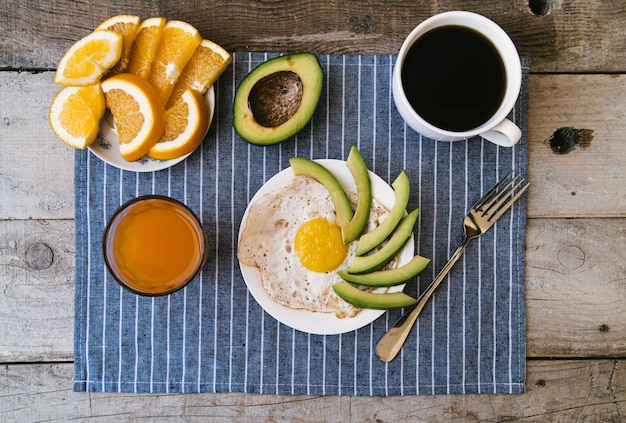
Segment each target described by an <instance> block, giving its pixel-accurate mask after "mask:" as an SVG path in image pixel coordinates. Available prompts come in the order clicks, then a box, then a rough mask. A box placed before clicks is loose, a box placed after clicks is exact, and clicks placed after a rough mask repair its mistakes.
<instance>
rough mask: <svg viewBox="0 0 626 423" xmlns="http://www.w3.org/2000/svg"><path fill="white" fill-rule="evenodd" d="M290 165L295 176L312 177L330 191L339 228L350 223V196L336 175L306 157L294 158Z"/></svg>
mask: <svg viewBox="0 0 626 423" xmlns="http://www.w3.org/2000/svg"><path fill="white" fill-rule="evenodd" d="M289 164H290V165H291V170H292V171H293V174H294V175H296V176H299V175H307V176H310V177H312V178H314V179H315V180H317V181H318V182H319V183H321V184H322V185H324V187H325V188H326V189H327V190H328V192H329V193H330V198H331V199H332V200H333V204H334V206H335V211H336V212H337V220H336V223H337V226H339V227H340V228H341V227H343V226H344V225H346V224H348V222H350V220H351V219H352V216H353V213H352V205H351V204H350V200H349V199H348V195H347V194H346V192H345V191H344V189H343V187H342V186H341V183H340V182H339V181H338V180H337V178H336V177H335V175H333V174H332V173H331V172H330V171H329V170H328V169H326V168H325V167H324V166H322V165H321V164H319V163H317V162H315V161H313V160H310V159H307V158H304V157H293V158H291V159H289Z"/></svg>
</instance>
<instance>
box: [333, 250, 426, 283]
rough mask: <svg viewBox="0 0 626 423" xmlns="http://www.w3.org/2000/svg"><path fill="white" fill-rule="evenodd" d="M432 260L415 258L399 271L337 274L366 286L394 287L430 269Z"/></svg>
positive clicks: (340, 272) (420, 257) (343, 271)
mask: <svg viewBox="0 0 626 423" xmlns="http://www.w3.org/2000/svg"><path fill="white" fill-rule="evenodd" d="M429 264H430V259H428V258H426V257H422V256H415V257H413V258H412V259H411V261H410V262H408V263H407V264H405V265H404V266H400V267H398V268H397V269H391V270H379V271H377V272H372V273H367V274H365V275H354V274H352V273H348V272H346V271H345V270H341V271H339V272H337V274H338V275H339V276H340V277H341V278H342V279H343V280H345V281H348V282H352V283H356V284H358V285H366V286H375V287H379V286H394V285H400V284H401V283H403V282H406V281H408V280H409V279H411V278H413V277H415V276H417V275H419V274H420V273H422V272H423V271H424V269H426V267H428V265H429Z"/></svg>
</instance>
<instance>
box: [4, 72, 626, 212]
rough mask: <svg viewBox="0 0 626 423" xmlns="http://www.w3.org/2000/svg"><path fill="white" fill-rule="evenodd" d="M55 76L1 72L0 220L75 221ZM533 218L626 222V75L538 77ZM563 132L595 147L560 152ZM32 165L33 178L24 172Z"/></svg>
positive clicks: (533, 105) (532, 119)
mask: <svg viewBox="0 0 626 423" xmlns="http://www.w3.org/2000/svg"><path fill="white" fill-rule="evenodd" d="M52 79H53V73H52V72H41V73H35V74H32V73H29V72H0V139H3V140H11V141H12V142H0V198H5V199H6V200H5V201H0V218H4V219H29V218H37V219H72V218H73V217H74V210H73V205H74V198H73V196H74V188H73V160H74V156H73V150H72V149H71V148H69V147H67V146H66V145H65V144H63V143H62V142H61V141H59V140H58V138H57V137H56V136H55V135H54V133H53V132H52V130H51V129H50V126H49V125H48V121H47V115H48V108H49V105H50V101H51V100H52V97H53V96H54V94H55V93H56V92H57V91H58V89H59V87H58V86H56V85H55V84H54V83H53V82H52ZM529 85H530V106H529V109H530V110H529V134H528V137H529V179H530V182H531V188H530V189H529V193H528V215H529V216H530V217H577V216H586V217H594V216H597V217H626V149H625V148H624V145H625V142H626V141H625V140H624V137H623V134H624V133H626V100H625V99H626V76H624V75H558V76H557V75H535V74H533V75H531V76H530V83H529ZM562 126H573V127H576V128H589V129H592V130H593V131H594V135H595V139H594V140H593V142H592V144H591V146H590V147H588V148H586V149H582V148H578V149H576V150H574V151H573V152H571V153H569V154H566V155H562V154H554V153H553V152H552V150H551V149H550V146H549V143H548V140H549V139H550V137H551V135H552V134H553V132H554V131H555V130H556V129H557V128H559V127H562ZM25 166H27V169H28V172H25V171H24V170H25V169H24V167H25Z"/></svg>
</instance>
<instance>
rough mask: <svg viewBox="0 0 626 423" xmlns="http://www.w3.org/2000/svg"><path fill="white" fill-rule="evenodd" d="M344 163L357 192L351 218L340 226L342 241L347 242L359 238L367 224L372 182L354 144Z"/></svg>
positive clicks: (370, 205)
mask: <svg viewBox="0 0 626 423" xmlns="http://www.w3.org/2000/svg"><path fill="white" fill-rule="evenodd" d="M346 165H347V166H348V169H350V173H352V177H353V178H354V182H355V183H356V188H357V194H358V199H357V205H356V210H355V212H354V216H352V220H350V222H348V223H347V224H346V225H344V226H342V227H341V236H342V238H343V243H344V244H349V243H351V242H352V241H354V240H355V239H357V238H359V236H360V235H361V233H363V230H364V229H365V226H367V220H368V219H369V216H370V209H371V207H372V184H371V181H370V174H369V171H368V170H367V166H366V165H365V161H363V156H361V153H360V152H359V150H358V148H356V147H355V146H352V148H351V149H350V154H349V155H348V160H347V161H346Z"/></svg>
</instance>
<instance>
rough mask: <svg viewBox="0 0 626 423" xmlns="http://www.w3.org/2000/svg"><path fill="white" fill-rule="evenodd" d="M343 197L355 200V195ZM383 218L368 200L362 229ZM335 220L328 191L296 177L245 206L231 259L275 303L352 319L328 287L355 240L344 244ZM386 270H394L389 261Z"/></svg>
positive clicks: (347, 259)
mask: <svg viewBox="0 0 626 423" xmlns="http://www.w3.org/2000/svg"><path fill="white" fill-rule="evenodd" d="M348 196H349V198H350V200H351V201H352V202H353V203H355V202H356V199H357V198H356V194H354V193H348ZM388 214H389V210H387V209H386V208H385V207H383V206H382V205H380V204H379V203H378V202H377V201H375V200H374V201H372V206H371V212H370V217H369V221H368V230H371V229H373V228H374V227H376V226H378V224H379V223H380V222H381V221H383V220H384V219H385V218H386V217H387V215H388ZM335 219H336V212H335V208H334V204H333V202H332V199H331V197H330V194H329V193H328V190H327V189H326V188H325V187H324V186H323V185H322V184H320V183H319V182H317V181H316V180H315V179H313V178H311V177H309V176H296V177H294V179H293V181H292V182H291V183H289V184H287V185H286V186H284V187H281V188H279V189H277V190H275V191H272V192H270V193H267V194H265V195H263V196H262V197H260V198H259V199H258V200H256V201H254V202H253V203H252V204H250V206H249V209H248V215H247V218H246V221H245V222H244V225H243V229H242V231H241V234H240V239H239V247H238V250H237V258H238V259H239V260H240V261H241V262H242V263H243V264H245V265H248V266H254V267H256V268H257V269H258V271H259V273H260V279H261V282H262V285H263V288H264V290H265V291H266V292H267V294H268V296H269V297H270V298H272V299H273V300H274V301H276V302H277V303H279V304H282V305H284V306H286V307H290V308H293V309H303V310H309V311H313V312H321V313H334V314H335V315H336V317H338V318H344V317H354V316H356V315H357V314H358V313H359V311H360V309H359V308H357V307H355V306H353V305H351V304H349V303H348V302H346V301H344V300H343V299H341V298H340V297H339V296H338V295H337V294H336V293H335V291H334V290H333V289H332V285H333V284H335V283H339V282H341V281H342V279H341V278H340V277H339V276H338V275H337V271H339V270H341V269H345V268H347V267H349V265H350V263H351V262H352V260H354V257H355V255H356V247H357V242H358V241H355V242H353V243H350V244H348V245H344V244H343V241H342V238H341V231H340V229H339V227H338V226H337V225H336V223H335ZM388 266H389V268H392V267H395V266H396V263H395V261H394V262H392V263H391V264H389V265H388Z"/></svg>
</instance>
